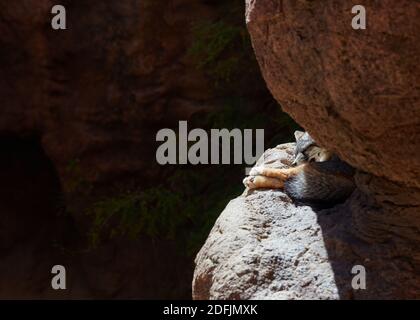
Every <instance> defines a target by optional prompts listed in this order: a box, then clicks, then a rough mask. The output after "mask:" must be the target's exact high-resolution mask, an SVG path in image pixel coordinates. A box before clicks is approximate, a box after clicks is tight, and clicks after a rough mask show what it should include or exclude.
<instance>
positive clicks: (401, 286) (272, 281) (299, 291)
mask: <svg viewBox="0 0 420 320" xmlns="http://www.w3.org/2000/svg"><path fill="white" fill-rule="evenodd" d="M292 152H293V150H292V145H291V144H288V145H280V146H278V147H277V148H274V149H270V150H267V151H266V153H265V155H264V156H263V157H262V158H261V159H260V161H259V162H258V165H261V164H265V165H267V166H274V167H284V166H285V165H288V164H289V163H290V158H291V155H292ZM365 178H366V176H365V175H362V174H359V176H358V177H357V179H359V180H360V179H365ZM376 183H383V181H380V180H378V181H372V182H371V183H369V184H367V183H366V185H369V186H371V187H372V189H374V190H375V186H374V185H375V184H376ZM404 191H405V190H404ZM370 192H372V190H367V189H365V190H363V191H356V192H355V193H354V194H353V195H352V196H351V197H350V198H349V199H348V200H347V201H346V202H345V203H344V204H341V205H338V206H336V207H334V208H330V209H325V210H317V209H315V208H312V207H310V206H296V205H295V204H293V203H292V202H291V201H290V199H289V198H288V197H287V195H285V194H284V193H283V192H282V191H280V190H254V191H252V192H250V193H247V192H245V193H244V194H243V195H242V196H240V197H238V198H236V199H234V200H232V201H231V202H230V203H229V205H228V206H227V207H226V209H225V210H224V211H223V212H222V214H221V215H220V217H219V219H218V220H217V222H216V224H215V226H214V227H213V229H212V231H211V233H210V235H209V237H208V239H207V242H206V244H205V245H204V246H203V248H202V249H201V251H200V252H199V254H198V255H197V258H196V269H195V273H194V281H193V297H194V298H195V299H367V298H369V299H379V298H383V299H395V298H420V259H419V258H420V255H419V252H418V240H419V239H418V236H419V233H418V230H419V226H418V225H410V219H411V221H413V220H414V219H413V217H414V216H415V215H417V214H418V205H419V203H417V207H416V206H415V205H413V206H412V207H405V206H404V203H406V201H409V202H410V203H411V204H413V199H419V194H418V191H417V190H416V189H414V190H412V192H411V193H402V192H401V190H400V189H398V187H397V186H393V187H389V188H388V192H387V193H386V194H385V195H384V194H381V193H378V194H376V198H375V200H376V201H373V202H372V200H371V197H370V195H369V193H370ZM390 195H394V197H390ZM381 198H382V201H387V200H385V199H390V198H391V199H394V201H396V200H395V199H396V198H399V202H398V203H397V204H392V203H388V204H387V205H386V206H385V205H384V206H382V209H380V208H378V206H377V205H376V204H377V203H380V201H381ZM385 208H386V209H387V210H385ZM355 216H356V217H362V218H363V219H365V220H363V221H362V222H360V221H358V222H359V223H358V224H357V225H361V226H362V227H363V228H364V229H363V230H358V229H357V226H354V224H353V221H354V217H355ZM378 216H380V218H378ZM355 265H363V266H364V267H365V268H366V279H367V281H366V282H367V288H366V290H353V289H352V287H351V281H352V276H353V275H352V274H351V270H352V268H353V266H355Z"/></svg>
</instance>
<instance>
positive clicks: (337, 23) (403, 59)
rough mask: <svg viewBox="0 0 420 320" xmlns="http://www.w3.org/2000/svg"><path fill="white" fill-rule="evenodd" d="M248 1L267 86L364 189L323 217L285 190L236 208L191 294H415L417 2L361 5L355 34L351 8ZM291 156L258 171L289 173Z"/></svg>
mask: <svg viewBox="0 0 420 320" xmlns="http://www.w3.org/2000/svg"><path fill="white" fill-rule="evenodd" d="M246 2H247V12H246V19H247V24H248V29H249V31H250V33H251V37H252V42H253V45H254V49H255V53H256V56H257V58H258V61H259V64H260V68H261V71H262V74H263V76H264V78H265V80H266V82H267V85H268V87H269V89H270V90H271V92H272V93H273V95H274V96H275V98H276V99H277V100H278V101H279V102H280V104H281V106H282V107H283V109H284V110H285V111H286V112H287V113H289V114H290V115H291V116H292V117H293V118H294V119H295V120H296V121H297V122H298V123H299V124H300V125H301V126H303V127H304V128H305V129H306V130H307V131H309V132H310V134H311V135H312V136H313V137H314V138H315V140H316V141H317V142H318V143H319V144H320V145H322V146H325V147H327V148H328V149H330V150H333V151H334V152H335V153H336V154H338V155H339V156H340V157H341V158H342V159H343V160H345V161H347V162H348V163H350V164H351V165H353V166H354V167H355V168H356V174H355V183H356V186H357V188H356V190H355V191H354V192H353V194H352V195H351V196H350V198H349V199H347V201H346V202H345V203H343V204H341V205H338V206H336V207H333V208H330V209H324V210H317V209H315V208H311V207H308V206H296V205H295V204H293V203H291V201H290V199H289V198H288V197H287V196H286V195H285V194H284V193H282V192H281V191H279V190H266V191H261V190H255V191H252V192H251V193H249V194H244V195H242V196H241V197H239V198H237V199H235V200H233V201H232V202H231V203H230V204H229V205H228V207H227V208H226V209H225V211H223V213H222V214H221V216H220V217H219V219H218V221H217V222H216V225H215V226H214V228H213V230H212V231H211V233H210V235H209V238H208V240H207V242H206V244H205V245H204V246H203V248H202V249H201V251H200V253H199V254H198V256H197V258H196V269H195V274H194V281H193V296H194V298H196V299H206V298H211V299H213V298H214V299H218V298H221V299H226V298H241V299H252V298H264V299H277V298H282V299H324V298H328V299H351V298H355V299H365V298H385V299H397V298H417V299H418V298H420V251H419V248H420V179H419V177H420V161H419V156H418V154H419V150H420V122H419V119H420V104H419V86H418V78H419V76H420V74H419V67H418V63H417V57H418V56H419V54H420V41H419V40H420V39H419V34H418V30H419V29H420V3H418V2H416V1H409V0H403V1H399V2H398V3H396V2H395V1H391V0H384V1H381V2H377V1H365V2H364V5H365V7H366V9H367V17H368V18H367V19H368V20H367V21H368V24H367V29H366V30H353V29H352V27H351V20H352V18H353V14H352V13H351V9H352V6H353V4H352V3H351V2H346V1H339V0H331V1H327V2H321V1H303V0H247V1H246ZM284 148H286V149H287V148H290V146H286V147H284V146H282V147H279V148H276V149H273V150H269V151H267V153H266V154H265V155H264V156H263V157H262V159H260V161H259V164H260V165H261V164H264V165H274V166H277V167H282V166H284V165H285V164H287V163H288V161H289V160H290V156H289V155H288V154H285V153H284ZM289 152H290V151H289ZM273 157H274V158H276V159H277V160H273V159H272V158H273ZM270 159H271V160H270ZM282 159H283V160H282ZM356 265H362V266H363V267H364V268H365V270H366V280H367V287H366V289H365V290H355V289H354V288H353V287H352V277H353V275H352V274H351V270H352V268H353V267H354V266H356Z"/></svg>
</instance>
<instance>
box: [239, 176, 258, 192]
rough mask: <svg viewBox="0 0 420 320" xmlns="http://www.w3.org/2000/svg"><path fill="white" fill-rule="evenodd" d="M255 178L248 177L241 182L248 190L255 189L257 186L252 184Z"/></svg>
mask: <svg viewBox="0 0 420 320" xmlns="http://www.w3.org/2000/svg"><path fill="white" fill-rule="evenodd" d="M254 181H255V177H254V176H248V177H245V179H244V180H243V181H242V182H243V184H244V186H245V187H247V188H248V189H255V188H256V187H257V186H256V185H255V183H254Z"/></svg>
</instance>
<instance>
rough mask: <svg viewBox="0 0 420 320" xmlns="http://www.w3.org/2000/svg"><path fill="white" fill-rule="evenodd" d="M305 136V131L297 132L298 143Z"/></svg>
mask: <svg viewBox="0 0 420 320" xmlns="http://www.w3.org/2000/svg"><path fill="white" fill-rule="evenodd" d="M304 134H305V132H303V131H295V139H296V141H299V139H300V138H302V137H303V135H304Z"/></svg>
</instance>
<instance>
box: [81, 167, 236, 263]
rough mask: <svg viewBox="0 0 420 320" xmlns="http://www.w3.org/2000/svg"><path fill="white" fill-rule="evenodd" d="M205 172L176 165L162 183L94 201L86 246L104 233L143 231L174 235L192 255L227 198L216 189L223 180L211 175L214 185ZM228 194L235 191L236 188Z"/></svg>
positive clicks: (128, 234) (98, 240)
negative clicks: (177, 168) (172, 172)
mask: <svg viewBox="0 0 420 320" xmlns="http://www.w3.org/2000/svg"><path fill="white" fill-rule="evenodd" d="M207 177H208V173H207V172H204V171H202V170H198V171H197V170H194V169H180V170H178V171H176V172H175V173H174V174H173V175H172V176H171V177H170V179H169V185H167V186H158V187H153V188H150V189H146V190H144V191H138V192H127V193H122V194H120V195H118V196H114V197H110V198H105V199H103V200H100V201H98V202H96V203H94V204H93V205H92V207H91V208H90V209H89V210H88V214H89V215H91V216H93V224H92V228H91V231H90V233H89V240H90V241H89V242H90V246H91V247H96V246H97V245H99V244H100V243H101V241H102V240H104V239H107V238H114V237H129V238H131V239H135V238H137V237H138V236H140V235H147V236H150V237H153V238H157V237H159V238H163V239H170V240H174V239H176V240H177V241H178V244H179V245H180V246H182V247H183V248H184V250H183V251H184V253H186V254H190V255H192V254H194V253H195V252H196V251H197V249H198V247H199V246H200V245H201V244H202V243H203V241H204V240H205V237H206V236H207V234H208V231H209V229H210V228H211V225H212V224H213V223H214V220H215V218H216V217H217V215H218V214H219V213H220V212H221V210H222V209H223V207H224V206H225V205H226V203H227V201H228V200H227V198H226V194H225V193H221V192H220V190H221V189H220V188H223V187H224V186H223V181H224V180H223V179H222V180H223V181H222V180H221V179H215V183H214V186H209V185H208V184H207V183H206V182H205V181H206V179H207ZM203 181H204V183H203ZM200 183H201V185H200ZM176 186H182V189H181V188H179V187H178V188H177V187H176ZM228 193H229V195H232V196H234V195H237V194H238V193H237V192H236V190H228ZM185 248H186V249H185Z"/></svg>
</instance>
